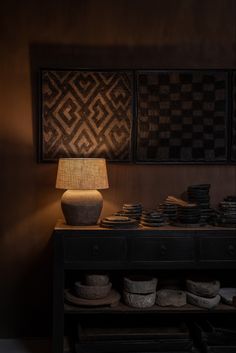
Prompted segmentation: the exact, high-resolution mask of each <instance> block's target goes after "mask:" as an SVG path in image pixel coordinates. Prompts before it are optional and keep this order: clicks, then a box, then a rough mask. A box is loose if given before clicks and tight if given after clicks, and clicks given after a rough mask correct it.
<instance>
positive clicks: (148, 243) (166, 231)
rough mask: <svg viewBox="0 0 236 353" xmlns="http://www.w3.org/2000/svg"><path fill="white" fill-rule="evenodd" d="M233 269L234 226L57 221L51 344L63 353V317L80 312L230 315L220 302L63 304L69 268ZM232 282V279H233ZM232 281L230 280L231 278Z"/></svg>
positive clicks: (235, 266) (235, 257)
mask: <svg viewBox="0 0 236 353" xmlns="http://www.w3.org/2000/svg"><path fill="white" fill-rule="evenodd" d="M235 269H236V229H232V228H218V227H211V226H206V227H201V228H192V229H187V228H177V227H172V226H166V227H161V228H146V227H140V228H137V229H122V230H121V229H120V230H117V229H104V228H100V227H99V226H89V227H88V226H87V227H76V226H68V225H66V224H64V223H63V222H62V221H59V222H58V223H57V225H56V226H55V229H54V300H53V301H54V315H53V347H54V348H53V349H54V353H62V352H63V338H64V335H65V330H66V322H67V321H68V320H70V318H71V320H72V321H73V319H74V318H76V319H78V318H79V316H80V315H83V316H84V315H90V314H93V315H94V314H96V315H104V314H112V315H113V314H114V315H116V314H119V313H121V314H124V313H125V314H126V315H127V314H138V315H139V314H143V313H145V314H165V315H166V314H168V315H172V314H174V315H176V314H177V315H178V314H181V315H182V314H185V315H188V314H191V315H199V314H204V315H211V314H219V315H221V314H230V315H231V314H234V315H235V314H236V308H233V307H231V306H229V305H224V304H220V305H219V306H218V307H216V308H215V309H213V310H211V311H208V310H206V309H201V308H198V307H194V306H191V305H189V304H188V305H187V306H186V307H183V308H179V309H178V308H161V307H158V306H154V307H152V308H149V309H143V310H140V309H134V308H131V307H128V306H125V305H124V304H122V303H121V304H120V305H118V306H117V307H114V308H109V307H107V308H103V307H96V308H86V307H75V306H72V305H70V304H67V303H64V289H65V288H66V286H67V285H68V284H67V278H66V277H69V274H70V273H76V274H77V273H82V272H83V271H92V270H96V271H97V270H104V271H109V272H112V271H114V272H115V273H116V274H117V273H123V271H156V273H159V271H169V272H172V271H190V272H191V271H204V272H206V270H207V271H213V272H214V271H215V272H216V273H218V272H220V273H223V276H224V273H225V275H226V274H228V273H229V272H230V271H231V272H232V273H233V272H234V270H235ZM234 281H235V280H234ZM234 285H235V283H234Z"/></svg>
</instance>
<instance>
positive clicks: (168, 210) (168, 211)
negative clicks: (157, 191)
mask: <svg viewBox="0 0 236 353" xmlns="http://www.w3.org/2000/svg"><path fill="white" fill-rule="evenodd" d="M158 211H160V212H161V213H162V214H163V215H164V216H165V218H166V220H167V221H168V223H171V222H173V221H176V218H177V214H178V205H177V204H175V203H173V202H171V201H168V200H165V201H164V202H162V203H160V204H159V207H158Z"/></svg>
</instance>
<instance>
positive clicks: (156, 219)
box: [140, 210, 166, 227]
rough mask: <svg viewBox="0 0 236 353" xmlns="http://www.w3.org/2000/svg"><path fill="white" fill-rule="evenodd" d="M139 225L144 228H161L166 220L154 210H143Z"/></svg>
mask: <svg viewBox="0 0 236 353" xmlns="http://www.w3.org/2000/svg"><path fill="white" fill-rule="evenodd" d="M140 224H141V225H143V226H146V227H161V226H164V225H165V224H166V219H165V217H164V215H163V214H162V213H161V212H158V211H156V210H143V212H142V216H141V219H140Z"/></svg>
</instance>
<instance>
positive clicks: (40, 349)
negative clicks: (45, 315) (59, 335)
mask: <svg viewBox="0 0 236 353" xmlns="http://www.w3.org/2000/svg"><path fill="white" fill-rule="evenodd" d="M0 352H1V353H52V350H51V348H50V342H49V341H47V340H43V339H42V340H39V339H29V340H15V339H14V340H13V339H0Z"/></svg>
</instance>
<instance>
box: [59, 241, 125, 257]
mask: <svg viewBox="0 0 236 353" xmlns="http://www.w3.org/2000/svg"><path fill="white" fill-rule="evenodd" d="M125 258H126V241H125V238H115V237H101V238H99V237H84V238H73V237H71V238H68V237H67V238H66V239H64V261H65V262H70V263H71V262H74V263H79V262H84V261H86V262H88V263H89V262H93V261H94V262H97V261H103V262H104V261H111V262H114V261H122V260H124V259H125Z"/></svg>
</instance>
